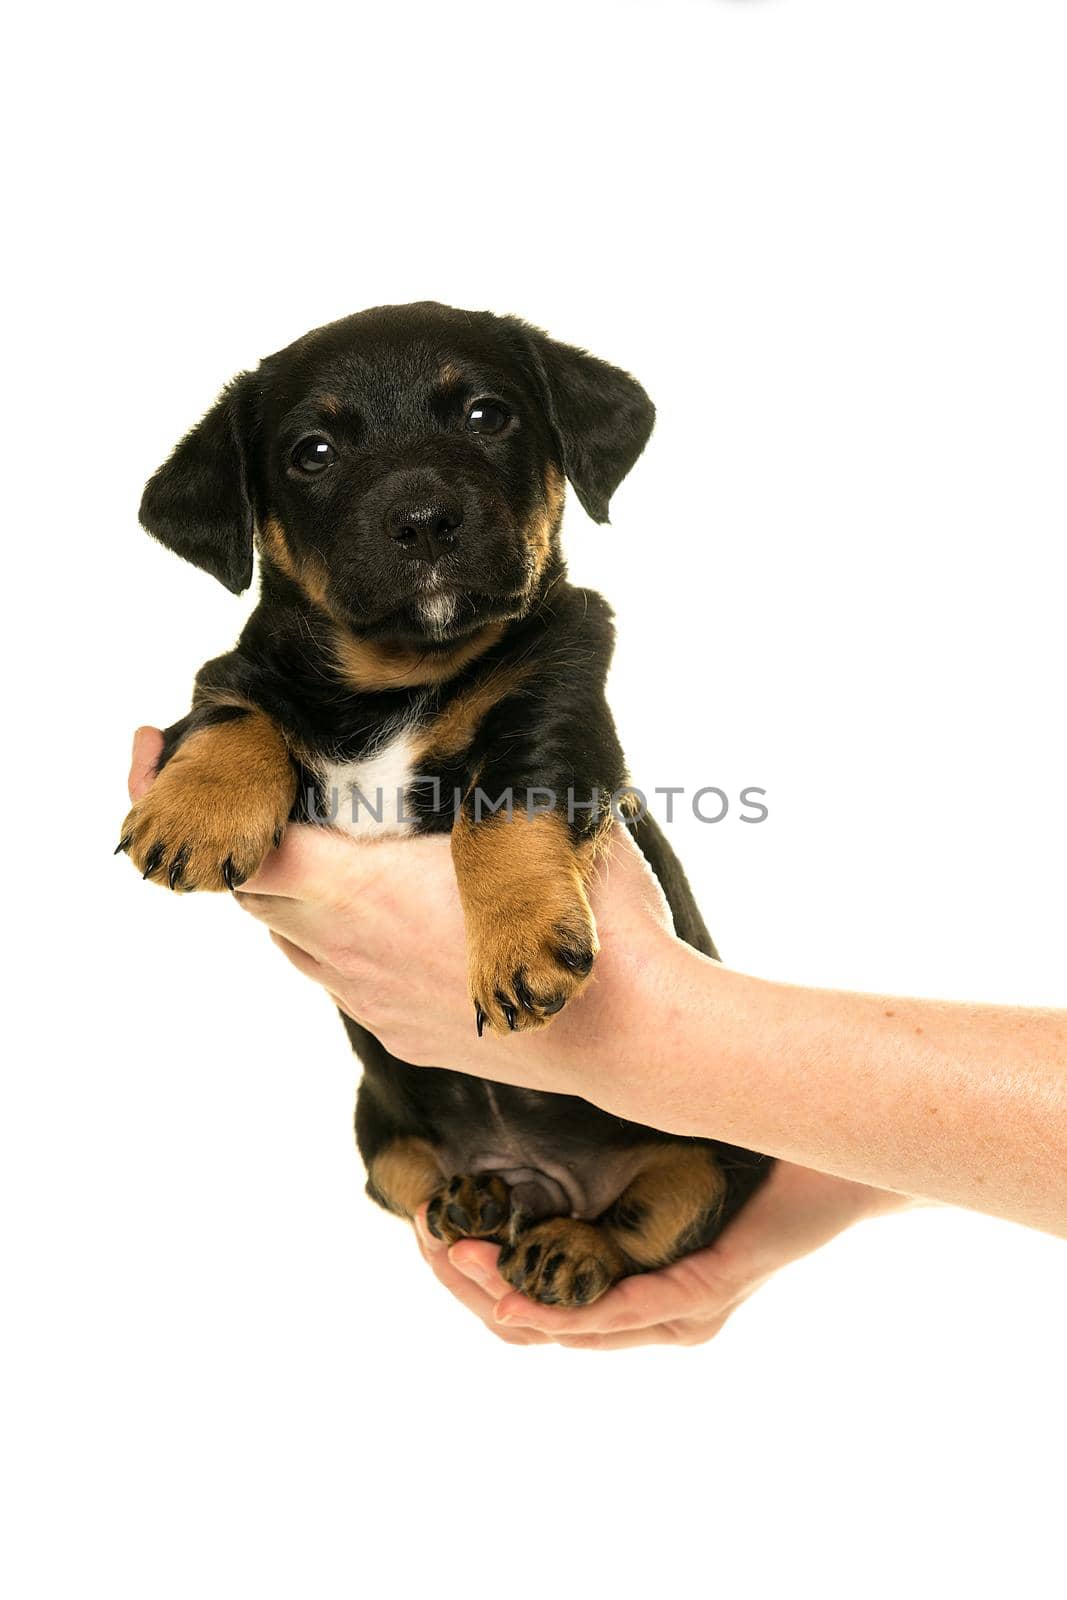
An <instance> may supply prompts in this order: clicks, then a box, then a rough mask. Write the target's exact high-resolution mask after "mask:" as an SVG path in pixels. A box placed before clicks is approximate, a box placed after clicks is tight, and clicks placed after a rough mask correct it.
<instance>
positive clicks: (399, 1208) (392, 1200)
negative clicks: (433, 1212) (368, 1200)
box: [367, 1138, 442, 1218]
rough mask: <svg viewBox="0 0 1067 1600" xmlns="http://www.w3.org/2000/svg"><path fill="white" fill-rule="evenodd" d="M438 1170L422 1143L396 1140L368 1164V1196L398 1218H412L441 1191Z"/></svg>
mask: <svg viewBox="0 0 1067 1600" xmlns="http://www.w3.org/2000/svg"><path fill="white" fill-rule="evenodd" d="M441 1177H442V1173H441V1168H440V1165H439V1163H438V1160H437V1157H436V1156H435V1155H434V1153H433V1147H432V1145H430V1144H429V1143H428V1142H427V1141H426V1140H425V1139H416V1138H408V1139H395V1140H394V1141H393V1143H392V1144H390V1145H387V1146H386V1147H385V1149H384V1150H379V1152H378V1154H377V1155H376V1156H375V1157H374V1160H373V1161H372V1162H371V1164H370V1170H369V1173H368V1177H367V1192H368V1194H370V1195H371V1196H372V1198H373V1199H375V1200H377V1201H379V1202H380V1203H381V1204H382V1205H384V1206H385V1208H386V1210H387V1211H394V1212H395V1213H396V1215H397V1216H398V1217H408V1218H410V1217H413V1216H414V1215H415V1213H416V1211H417V1210H418V1209H419V1207H420V1206H421V1205H425V1204H426V1202H427V1200H429V1199H430V1198H431V1196H433V1195H434V1194H435V1193H436V1192H437V1190H438V1189H439V1188H440V1187H441Z"/></svg>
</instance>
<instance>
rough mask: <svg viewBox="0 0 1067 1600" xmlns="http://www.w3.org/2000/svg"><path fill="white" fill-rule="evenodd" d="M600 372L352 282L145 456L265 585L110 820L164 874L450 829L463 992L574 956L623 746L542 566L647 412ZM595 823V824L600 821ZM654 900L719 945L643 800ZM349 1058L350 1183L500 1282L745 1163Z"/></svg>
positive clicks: (732, 1197) (519, 994)
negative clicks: (461, 922) (497, 1250)
mask: <svg viewBox="0 0 1067 1600" xmlns="http://www.w3.org/2000/svg"><path fill="white" fill-rule="evenodd" d="M652 421H653V408H652V405H651V402H650V401H649V399H648V396H647V395H646V394H645V392H644V390H643V389H642V388H641V387H640V386H639V385H638V384H637V383H636V382H635V381H634V379H633V378H631V377H629V376H628V375H627V374H626V373H624V372H620V371H618V370H617V369H616V368H615V367H611V366H608V365H607V364H606V363H605V362H603V361H599V360H596V359H595V358H594V357H592V356H589V355H587V354H585V353H584V352H583V351H580V350H576V349H572V348H570V347H568V346H565V345H561V344H558V343H556V342H554V341H553V340H551V339H549V338H547V337H546V336H545V335H544V334H542V333H539V332H538V331H537V330H535V329H533V328H531V327H528V326H527V325H526V324H524V323H522V322H519V321H517V320H514V319H511V318H501V317H496V316H492V315H489V314H488V313H472V312H464V311H454V310H451V309H449V308H447V307H445V306H440V305H436V304H430V303H427V304H419V305H409V306H387V307H381V308H379V309H377V310H373V311H365V312H363V313H361V314H360V315H358V316H354V317H349V318H347V319H345V320H344V321H342V322H337V323H334V324H332V325H331V326H329V327H325V328H320V329H318V330H316V331H315V332H313V333H309V334H307V335H306V336H305V337H304V338H302V339H299V340H297V342H296V343H295V344H293V345H290V346H289V347H288V349H285V350H282V351H281V352H279V353H278V354H277V355H273V356H270V357H268V358H267V359H266V360H265V361H263V362H262V363H261V364H260V366H259V368H258V369H257V370H256V371H255V372H252V373H244V374H242V375H241V376H240V377H238V378H236V379H235V380H234V382H233V383H231V384H230V386H229V387H228V389H227V390H226V391H225V393H224V394H223V395H222V397H221V399H219V401H218V402H217V403H216V405H215V406H214V407H213V408H212V410H211V411H209V412H208V414H207V416H206V417H204V419H203V421H201V422H200V423H198V424H197V426H196V427H195V428H194V429H193V430H192V432H191V433H189V434H187V435H186V437H185V438H184V439H183V440H182V442H181V443H180V444H179V445H178V447H177V449H176V450H175V452H174V454H173V455H172V456H171V458H170V460H169V461H168V462H167V463H166V464H165V465H164V466H163V467H161V468H160V469H159V471H158V472H157V473H156V474H155V476H154V477H153V478H152V479H151V481H150V482H149V484H148V486H147V488H146V490H145V495H144V500H143V502H142V505H141V521H142V522H143V524H144V526H145V527H146V528H147V529H148V530H149V532H150V533H153V534H154V535H155V536H156V538H158V539H160V540H161V541H162V542H163V543H164V544H165V545H168V546H169V547H170V548H171V549H172V550H175V551H177V552H178V553H179V554H180V555H182V556H184V557H186V559H187V560H189V561H192V562H195V563H196V564H197V565H198V566H200V567H203V568H205V569H206V570H207V571H208V572H210V573H212V574H213V575H214V576H215V577H216V578H218V579H219V580H220V581H221V582H222V583H224V584H225V585H226V586H227V588H229V589H232V590H233V591H234V593H235V594H236V593H240V592H241V591H242V590H243V589H245V588H247V587H248V585H249V583H250V582H251V581H252V553H253V548H254V547H255V548H258V550H259V556H260V571H261V584H262V594H261V599H260V603H259V605H258V606H257V608H256V610H255V611H254V612H253V614H252V617H251V618H250V620H249V622H248V625H247V626H246V628H245V630H244V632H243V633H242V635H241V638H240V641H239V643H238V645H237V647H236V649H234V650H232V651H230V653H229V654H227V655H224V656H220V657H219V658H218V659H217V660H215V661H210V662H208V664H207V665H206V666H205V667H203V668H202V669H201V671H200V673H199V675H198V677H197V680H196V689H195V692H194V696H193V705H192V710H191V711H190V712H189V714H188V716H186V717H183V718H182V720H181V721H180V722H178V723H175V725H174V726H173V727H171V728H169V729H168V730H167V733H166V740H165V745H164V751H163V756H162V760H161V763H160V768H159V774H158V776H157V778H156V781H155V783H154V785H153V787H152V789H151V790H150V792H149V793H148V794H147V795H146V796H145V797H144V798H143V799H142V800H139V801H138V802H137V804H136V805H135V806H134V807H133V809H132V811H131V812H130V814H129V816H128V817H127V818H126V822H125V824H124V826H123V830H122V841H121V846H120V848H121V849H123V850H125V851H127V852H128V854H129V855H130V857H131V858H132V860H133V861H134V862H135V863H136V865H137V867H138V869H139V870H140V871H141V872H142V873H143V874H144V876H145V877H147V878H151V879H153V880H154V881H156V882H158V883H162V884H166V885H169V886H170V888H171V889H175V890H184V891H188V890H193V889H197V890H199V889H224V888H225V889H232V888H234V887H235V886H237V885H239V884H240V883H241V882H243V880H244V879H245V878H247V877H248V876H249V875H250V874H251V873H253V872H254V871H255V869H256V867H257V866H258V865H259V863H260V861H261V860H262V858H263V857H264V855H265V854H266V853H267V851H269V850H270V849H271V847H272V846H273V845H276V844H277V843H278V841H279V840H280V838H281V836H282V833H283V831H284V829H285V826H286V824H287V822H288V821H290V820H291V819H301V818H308V817H311V818H313V819H315V820H329V821H331V822H332V823H333V825H334V826H337V827H341V828H344V829H346V830H347V831H349V832H351V833H353V834H356V835H359V834H361V833H368V832H373V831H376V830H378V831H380V830H387V829H390V830H393V831H398V830H399V831H403V830H408V831H415V832H441V831H450V832H451V835H452V852H453V858H454V861H455V868H456V875H457V878H458V882H459V888H460V894H461V896H462V900H463V907H464V912H465V915H466V926H467V941H468V953H469V968H470V990H471V999H472V1006H473V1014H472V1018H471V1026H472V1027H475V1026H477V1028H478V1031H479V1032H481V1031H482V1029H483V1028H485V1027H489V1028H493V1029H499V1030H504V1031H507V1030H509V1029H510V1030H514V1031H521V1030H523V1029H526V1028H535V1027H541V1026H543V1025H544V1024H545V1023H546V1022H548V1021H549V1020H550V1019H551V1018H552V1017H553V1016H554V1015H555V1013H557V1012H558V1011H559V1010H560V1009H561V1008H562V1007H563V1006H564V1005H565V1004H567V1003H568V1002H569V1001H571V1000H573V999H574V998H575V997H576V996H578V995H579V994H580V992H581V990H582V988H583V986H584V985H585V984H586V983H587V982H588V981H589V979H590V974H591V972H592V969H593V966H594V962H595V959H596V955H597V936H596V928H595V925H594V921H593V917H592V914H591V912H590V908H589V900H588V895H587V888H588V883H589V877H590V871H591V867H592V863H593V859H594V855H595V852H596V848H597V844H598V841H600V840H602V839H603V837H604V833H605V830H606V829H607V828H608V827H609V826H610V825H612V820H613V807H612V797H613V795H616V794H617V793H618V792H619V791H620V790H621V789H622V788H623V786H624V784H625V781H626V770H625V764H624V761H623V755H622V751H621V749H620V748H619V743H618V739H617V737H616V734H615V728H614V725H613V723H612V718H611V714H610V712H609V710H608V707H607V704H606V702H605V698H604V683H605V677H606V674H607V669H608V663H609V659H610V656H611V650H612V638H613V631H612V622H611V614H610V612H609V610H608V607H607V605H606V604H605V602H604V601H603V600H602V599H601V597H600V596H599V595H598V594H595V593H593V592H592V591H590V590H585V589H575V588H572V587H571V586H570V585H569V584H568V583H567V581H566V576H565V572H564V565H563V559H562V556H561V554H560V547H559V527H560V519H561V515H562V510H563V498H564V480H565V479H569V480H570V482H571V484H572V485H573V486H574V489H575V491H576V493H577V495H578V498H579V500H580V501H581V503H582V505H583V506H584V507H585V509H586V511H587V512H588V513H589V515H590V516H591V517H593V518H594V519H595V520H596V521H598V522H603V521H604V520H605V519H606V517H607V511H608V501H609V499H610V496H611V495H612V493H613V492H614V490H615V489H616V488H617V486H618V484H619V483H620V482H621V480H622V479H623V478H624V477H625V475H626V473H627V472H628V471H629V470H630V468H631V467H632V466H633V464H634V462H635V461H636V459H637V457H638V455H639V454H640V452H641V450H642V448H643V447H644V444H645V442H646V440H647V439H648V436H649V433H650V432H651V429H652ZM616 825H619V824H617V823H616ZM625 825H626V826H628V827H629V828H630V829H631V831H632V832H633V835H634V837H635V839H636V840H637V843H638V845H639V846H640V848H641V849H642V851H643V852H644V854H645V856H646V857H647V859H648V860H649V862H650V863H651V865H652V867H653V870H654V871H655V872H656V874H657V875H658V877H659V879H660V882H661V883H662V885H663V888H664V890H665V892H666V895H667V899H668V901H669V903H670V907H671V911H672V913H673V916H674V922H675V927H676V929H677V932H678V934H679V935H680V936H681V937H682V938H683V939H685V940H687V941H688V942H689V943H690V944H692V945H695V946H696V948H697V949H699V950H702V951H705V952H706V953H708V954H714V947H713V945H712V942H711V939H710V937H709V935H708V932H707V930H706V929H705V927H704V924H703V922H702V921H701V918H700V914H699V912H698V911H697V909H696V906H695V905H694V903H693V900H692V896H691V894H690V892H689V888H688V885H687V884H686V882H685V878H684V876H683V874H682V872H681V869H680V867H679V866H678V864H677V862H676V860H675V858H674V856H673V855H672V853H671V852H670V850H669V848H668V846H667V844H666V842H665V840H664V839H663V837H662V835H661V834H660V832H659V831H658V829H657V828H656V827H655V825H654V824H653V823H652V822H651V821H648V820H630V821H628V822H627V823H626V824H625ZM345 1026H346V1028H347V1029H348V1033H349V1035H350V1037H351V1040H352V1043H353V1045H354V1047H355V1049H356V1050H357V1052H358V1053H359V1056H360V1058H361V1060H362V1062H363V1065H364V1069H365V1071H364V1077H363V1081H362V1084H361V1087H360V1092H359V1099H358V1103H357V1107H356V1132H357V1139H358V1143H359V1148H360V1151H361V1153H362V1155H363V1158H364V1160H365V1162H366V1164H367V1168H368V1172H369V1182H368V1191H369V1193H370V1194H371V1195H372V1196H373V1197H374V1198H375V1199H376V1200H378V1201H379V1202H380V1203H381V1204H382V1205H384V1206H386V1207H388V1208H389V1209H390V1210H391V1211H395V1212H397V1213H399V1214H400V1215H402V1216H407V1217H410V1216H411V1215H412V1214H413V1213H414V1212H415V1210H416V1209H417V1208H418V1207H419V1206H420V1205H421V1204H423V1203H424V1202H429V1208H430V1209H429V1222H430V1226H431V1227H432V1228H433V1229H434V1230H435V1231H436V1232H437V1233H438V1234H439V1235H440V1236H441V1237H443V1238H445V1239H449V1240H453V1239H456V1238H459V1237H461V1236H470V1237H476V1238H486V1239H494V1240H498V1241H499V1242H500V1243H501V1244H502V1245H503V1247H504V1248H503V1249H502V1251H501V1256H500V1267H501V1271H502V1272H503V1273H504V1275H505V1277H506V1278H507V1279H508V1280H509V1282H511V1283H512V1284H513V1285H514V1286H515V1287H516V1288H519V1289H522V1290H524V1291H525V1292H526V1293H527V1294H528V1295H531V1296H533V1297H534V1298H536V1299H539V1300H542V1301H546V1302H559V1303H560V1304H581V1303H585V1302H587V1301H591V1300H594V1299H595V1298H596V1297H597V1296H598V1295H600V1294H602V1293H603V1292H604V1290H605V1289H607V1288H608V1287H609V1286H610V1285H611V1284H612V1283H614V1282H615V1281H616V1280H617V1279H619V1278H620V1277H623V1276H624V1275H626V1274H628V1273H633V1272H641V1271H645V1270H648V1269H650V1268H653V1267H658V1266H662V1265H664V1264H666V1263H667V1262H670V1261H672V1260H674V1259H676V1258H677V1257H678V1256H679V1255H682V1254H684V1253H685V1252H686V1251H689V1250H692V1249H695V1248H697V1247H698V1246H700V1245H703V1244H706V1243H707V1242H709V1241H710V1240H711V1239H712V1238H713V1237H714V1236H715V1234H716V1233H717V1232H718V1231H719V1229H720V1228H721V1227H722V1225H723V1223H724V1222H725V1221H726V1220H727V1219H728V1217H729V1216H730V1215H731V1214H732V1213H733V1212H734V1211H735V1210H736V1209H737V1207H738V1206H739V1205H740V1204H741V1203H742V1202H743V1201H744V1199H745V1198H746V1196H747V1195H748V1194H749V1193H750V1192H751V1190H752V1189H753V1188H754V1187H755V1185H756V1184H757V1183H758V1182H759V1181H760V1180H761V1178H762V1177H763V1176H764V1173H765V1171H766V1167H767V1163H766V1162H765V1161H764V1160H763V1159H762V1158H760V1157H757V1156H753V1155H750V1154H749V1153H748V1152H745V1151H739V1150H735V1149H732V1148H728V1147H725V1146H722V1145H717V1144H715V1143H713V1142H711V1141H707V1140H695V1139H679V1138H674V1137H670V1136H667V1135H664V1134H661V1133H657V1132H655V1131H653V1130H652V1129H649V1128H644V1127H640V1126H637V1125H635V1124H628V1123H624V1122H621V1121H620V1120H619V1119H618V1118H616V1117H609V1116H606V1115H605V1114H604V1113H602V1112H600V1111H598V1110H597V1109H595V1108H594V1107H592V1106H591V1105H588V1104H587V1103H586V1102H585V1101H583V1100H580V1099H576V1098H569V1097H562V1096H553V1095H544V1094H534V1093H529V1092H525V1091H521V1090H516V1089H512V1088H508V1087H506V1086H504V1085H498V1084H491V1083H483V1082H481V1081H480V1080H478V1079H474V1078H470V1077H467V1076H465V1075H463V1074H460V1073H455V1072H449V1071H426V1070H424V1069H420V1068H417V1067H412V1066H409V1065H407V1064H405V1063H404V1062H401V1061H397V1060H395V1059H394V1058H392V1057H391V1056H390V1055H388V1054H387V1052H386V1051H385V1050H383V1048H382V1047H381V1045H380V1044H379V1043H378V1042H377V1041H376V1040H375V1039H374V1038H372V1037H371V1036H370V1035H369V1034H368V1033H366V1032H365V1031H364V1030H363V1029H362V1028H360V1027H358V1026H357V1025H356V1024H354V1023H352V1022H349V1021H347V1020H346V1023H345Z"/></svg>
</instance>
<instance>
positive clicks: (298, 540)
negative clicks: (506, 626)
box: [141, 302, 654, 643]
mask: <svg viewBox="0 0 1067 1600" xmlns="http://www.w3.org/2000/svg"><path fill="white" fill-rule="evenodd" d="M653 417H654V412H653V408H652V403H651V401H650V400H649V398H648V396H647V395H646V394H645V392H644V390H643V389H642V388H641V387H640V385H639V384H637V383H636V382H635V381H634V379H633V378H631V377H629V376H628V375H627V374H626V373H624V372H620V371H619V370H618V369H617V368H615V367H612V366H609V365H608V364H607V363H606V362H603V361H599V360H597V359H596V358H595V357H594V356H590V355H587V354H586V353H585V352H584V351H581V350H577V349H574V348H572V347H571V346H568V345H562V344H558V343H556V342H555V341H554V340H552V339H549V338H547V337H546V335H544V334H543V333H540V332H539V331H538V330H536V329H534V328H530V327H528V326H527V325H526V324H525V323H522V322H520V321H518V320H517V319H514V318H509V317H496V316H493V315H491V314H490V313H488V312H464V311H454V310H452V309H451V308H449V307H447V306H440V305H436V304H433V303H430V302H425V303H420V304H417V305H410V306H384V307H379V308H377V309H375V310H373V311H364V312H361V313H360V314H359V315H358V316H353V317H347V318H345V319H344V320H343V321H341V322H336V323H332V324H330V325H329V326H327V327H325V328H319V329H316V330H315V331H314V332H312V333H309V334H306V335H305V336H304V337H303V338H302V339H298V340H297V341H296V343H295V344H292V345H289V346H288V348H287V349H285V350H282V351H279V352H278V353H277V354H276V355H273V356H269V357H268V358H267V359H266V360H265V361H263V362H262V363H261V364H260V366H259V368H258V369H257V370H256V371H255V372H253V373H244V374H242V375H241V376H240V377H238V378H236V379H235V380H234V381H233V383H231V384H230V385H229V387H228V388H227V389H226V390H225V392H224V393H223V394H222V396H221V397H220V399H219V400H218V401H217V402H216V404H215V405H214V406H213V408H212V409H211V411H209V412H208V414H207V416H206V417H204V418H203V420H202V421H201V422H199V423H198V424H197V426H196V427H195V428H194V429H193V430H192V432H191V433H189V434H187V435H186V437H185V438H184V439H183V440H182V442H181V443H180V444H179V445H178V447H177V449H176V450H175V452H174V454H173V455H172V456H171V457H170V459H169V461H167V462H166V463H165V464H164V465H163V466H162V467H160V469H159V471H158V472H157V473H156V474H155V476H154V477H153V478H152V479H151V480H150V481H149V483H148V485H147V487H146V489H145V493H144V498H143V500H142V502H141V521H142V523H143V524H144V526H145V527H146V528H147V529H148V531H149V532H150V533H152V534H154V535H155V536H156V538H158V539H160V540H161V541H162V543H164V544H165V545H168V546H169V547H170V548H171V549H172V550H176V551H177V552H178V554H179V555H182V556H184V557H185V558H186V559H187V560H189V561H192V562H194V563H195V564H196V565H198V566H201V567H203V568H204V569H205V570H206V571H208V572H210V573H212V574H213V575H214V576H215V577H216V578H218V579H219V580H220V581H221V582H222V583H224V584H225V585H226V587H227V588H229V589H232V590H233V592H234V593H240V592H241V591H242V590H243V589H245V588H247V587H248V584H249V583H250V582H251V578H252V547H253V538H254V536H257V535H258V540H259V545H260V549H261V553H262V556H263V559H264V564H265V568H266V569H268V570H269V571H270V572H271V573H272V574H273V575H274V576H275V579H276V580H277V581H281V582H283V583H285V582H288V583H290V584H295V585H296V586H297V587H298V588H299V589H300V590H301V591H302V593H303V595H304V596H305V597H306V598H307V599H308V600H310V601H311V603H312V604H313V605H315V606H317V607H318V608H319V609H321V610H323V611H325V612H326V613H327V614H328V615H329V616H330V618H331V619H332V620H333V621H334V622H336V623H340V624H341V625H342V626H344V627H345V628H347V629H350V630H352V631H353V632H354V633H355V634H356V635H358V636H360V637H363V638H367V639H370V640H381V641H387V640H393V641H396V642H399V643H403V642H424V641H427V640H437V641H454V640H459V639H462V638H463V637H464V636H465V635H467V634H470V633H472V632H474V631H475V630H477V629H479V628H482V627H484V626H485V625H486V624H487V623H492V622H501V621H504V620H506V619H508V618H511V617H515V616H520V615H522V614H523V613H524V612H525V611H526V610H527V609H528V608H529V607H530V605H531V604H532V603H533V601H534V600H535V599H536V597H537V595H538V594H539V593H540V592H541V589H542V587H543V584H544V582H545V580H546V578H547V576H548V574H549V573H550V572H551V569H552V567H553V566H554V564H555V562H556V560H557V559H558V531H559V522H560V517H561V514H562V507H563V478H564V475H565V476H566V477H567V478H569V479H570V481H571V483H572V484H573V486H574V489H575V491H576V493H577V495H578V498H579V500H580V501H581V502H582V504H583V506H584V507H585V509H586V511H588V513H589V515H590V516H591V517H593V518H594V519H595V520H596V521H598V522H604V521H606V519H607V514H608V502H609V500H610V497H611V495H612V494H613V492H614V491H615V489H616V488H617V487H618V485H619V483H620V482H621V481H622V479H623V478H624V477H625V475H626V473H627V472H628V471H629V470H630V468H631V467H632V465H633V464H634V462H635V461H636V459H637V457H638V455H639V454H640V453H641V450H642V449H643V447H644V445H645V442H646V440H647V439H648V436H649V433H650V432H651V429H652V422H653Z"/></svg>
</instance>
